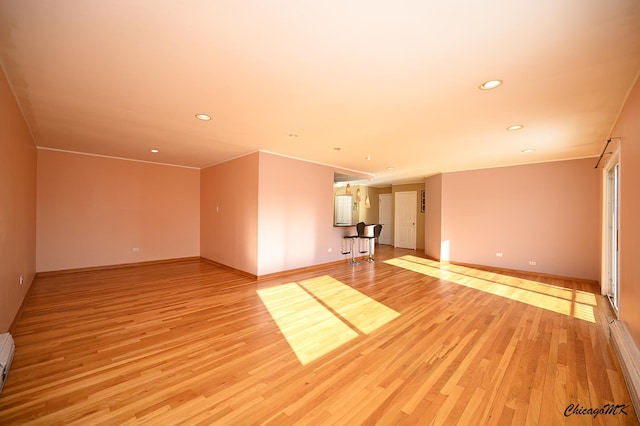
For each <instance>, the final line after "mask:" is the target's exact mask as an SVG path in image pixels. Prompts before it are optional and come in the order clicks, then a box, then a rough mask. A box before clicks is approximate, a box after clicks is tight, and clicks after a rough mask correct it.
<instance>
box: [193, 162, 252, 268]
mask: <svg viewBox="0 0 640 426" xmlns="http://www.w3.org/2000/svg"><path fill="white" fill-rule="evenodd" d="M258 160H259V155H258V153H257V152H256V153H253V154H250V155H246V156H244V157H240V158H236V159H234V160H230V161H227V162H225V163H221V164H218V165H215V166H211V167H207V168H205V169H203V170H202V173H201V184H200V203H201V214H200V255H201V256H202V257H204V258H206V259H209V260H212V261H214V262H218V263H221V264H223V265H226V266H229V267H232V268H235V269H239V270H241V271H245V272H248V273H250V274H252V275H257V274H258V260H257V252H258Z"/></svg>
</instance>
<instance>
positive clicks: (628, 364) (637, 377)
mask: <svg viewBox="0 0 640 426" xmlns="http://www.w3.org/2000/svg"><path fill="white" fill-rule="evenodd" d="M609 335H610V338H611V346H612V347H613V351H614V352H615V353H616V356H617V357H618V361H619V363H620V367H621V368H622V374H623V375H624V380H625V382H626V383H627V389H628V390H629V395H631V402H633V408H634V411H635V412H636V416H637V417H638V420H639V421H640V352H639V351H638V348H637V347H636V345H635V343H634V342H633V339H632V338H631V335H630V334H629V331H628V330H627V327H626V326H625V325H624V322H622V321H619V320H614V321H612V322H611V323H610V324H609Z"/></svg>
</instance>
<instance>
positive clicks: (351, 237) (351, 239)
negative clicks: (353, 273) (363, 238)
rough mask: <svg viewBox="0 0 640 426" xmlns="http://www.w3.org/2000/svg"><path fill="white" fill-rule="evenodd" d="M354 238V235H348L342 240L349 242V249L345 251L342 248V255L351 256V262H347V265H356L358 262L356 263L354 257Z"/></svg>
mask: <svg viewBox="0 0 640 426" xmlns="http://www.w3.org/2000/svg"><path fill="white" fill-rule="evenodd" d="M356 238H358V237H356V236H354V235H348V236H346V237H344V238H343V241H344V240H347V239H348V240H349V247H348V249H347V250H345V247H343V248H342V254H351V260H350V261H349V262H347V265H358V264H359V263H360V262H358V261H357V260H356V257H355V247H354V246H355V240H356Z"/></svg>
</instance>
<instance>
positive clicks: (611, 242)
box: [601, 149, 620, 316]
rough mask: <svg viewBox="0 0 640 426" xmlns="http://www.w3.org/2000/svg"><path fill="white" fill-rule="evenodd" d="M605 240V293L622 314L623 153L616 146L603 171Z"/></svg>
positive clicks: (603, 254)
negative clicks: (621, 163)
mask: <svg viewBox="0 0 640 426" xmlns="http://www.w3.org/2000/svg"><path fill="white" fill-rule="evenodd" d="M602 176H603V177H602V178H603V181H604V183H603V189H604V197H603V199H604V203H603V210H604V211H603V216H602V217H603V221H602V228H603V230H602V231H603V239H602V241H603V244H602V258H603V259H602V260H603V265H604V268H603V269H602V274H603V276H602V289H601V292H602V294H604V295H606V296H607V297H608V298H609V301H610V302H611V306H612V308H613V310H614V312H615V313H616V316H619V308H620V252H619V247H620V240H619V238H620V155H619V151H618V150H617V149H616V150H615V151H614V152H613V154H612V155H611V157H610V158H609V159H608V160H607V162H606V164H605V167H604V168H603V173H602Z"/></svg>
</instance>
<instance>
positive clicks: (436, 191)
mask: <svg viewBox="0 0 640 426" xmlns="http://www.w3.org/2000/svg"><path fill="white" fill-rule="evenodd" d="M424 188H425V226H424V253H425V254H426V255H427V256H429V257H432V258H434V259H436V260H447V259H441V242H442V239H441V238H440V237H441V235H442V174H438V175H435V176H430V177H428V178H426V179H425V183H424Z"/></svg>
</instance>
